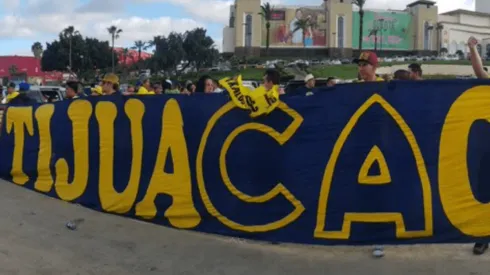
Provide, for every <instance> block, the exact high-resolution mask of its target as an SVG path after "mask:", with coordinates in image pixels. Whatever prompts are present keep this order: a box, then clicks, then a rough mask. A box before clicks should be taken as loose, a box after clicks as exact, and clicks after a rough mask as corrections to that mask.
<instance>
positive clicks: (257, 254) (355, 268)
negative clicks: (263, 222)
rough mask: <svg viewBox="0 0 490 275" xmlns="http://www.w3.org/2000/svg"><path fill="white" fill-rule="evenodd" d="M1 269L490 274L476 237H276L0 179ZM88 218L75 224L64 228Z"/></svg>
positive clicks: (203, 274) (236, 274) (235, 274)
mask: <svg viewBox="0 0 490 275" xmlns="http://www.w3.org/2000/svg"><path fill="white" fill-rule="evenodd" d="M0 196H1V198H0V209H2V211H0V220H1V221H2V222H1V224H0V274H2V275H8V274H19V275H30V274H36V275H37V274H40V275H44V274H46V275H62V274H80V275H84V274H94V275H105V274H117V275H122V274H150V275H151V274H166V275H177V274H186V275H194V274H195V275H198V274H199V275H211V274H212V275H218V274H223V275H240V274H247V275H250V274H253V275H261V274H271V275H272V274H278V275H279V274H281V275H288V274H291V275H300V274H329V275H330V274H332V275H337V274H338V275H354V274H356V275H357V274H365V275H371V274H373V275H405V274H406V275H408V274H423V275H426V274H438V275H477V274H490V253H489V254H488V255H483V256H473V255H472V254H471V248H472V246H471V245H429V246H428V245H422V246H400V247H393V246H390V247H386V256H385V257H384V258H382V259H374V258H372V257H371V251H370V248H369V247H324V246H302V245H292V244H281V245H271V244H265V243H259V242H252V241H248V240H243V239H236V238H227V237H220V236H214V235H207V234H202V233H197V232H188V231H180V230H175V229H170V228H165V227H162V226H157V225H152V224H149V223H144V222H140V221H135V220H131V219H127V218H123V217H118V216H114V215H108V214H103V213H98V212H95V211H92V210H89V209H85V208H83V207H80V206H77V205H72V204H69V203H65V202H62V201H58V200H55V199H52V198H48V197H46V196H43V195H40V194H37V193H35V192H32V191H29V190H26V189H24V188H22V187H18V186H15V185H14V184H11V183H7V182H4V181H0ZM73 219H83V222H80V223H79V224H78V226H77V229H76V230H69V229H67V228H66V226H65V225H66V223H67V222H68V221H70V220H73Z"/></svg>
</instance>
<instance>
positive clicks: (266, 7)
mask: <svg viewBox="0 0 490 275" xmlns="http://www.w3.org/2000/svg"><path fill="white" fill-rule="evenodd" d="M260 8H261V9H262V11H261V12H260V13H259V14H260V15H261V16H262V18H263V19H264V21H265V31H266V34H265V51H266V53H267V55H269V44H270V36H271V35H270V34H271V19H272V7H271V4H270V3H269V2H267V3H265V4H263V5H262V6H260Z"/></svg>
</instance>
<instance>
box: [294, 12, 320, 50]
mask: <svg viewBox="0 0 490 275" xmlns="http://www.w3.org/2000/svg"><path fill="white" fill-rule="evenodd" d="M314 27H315V23H314V22H312V21H311V20H310V19H309V18H306V19H299V20H298V21H296V22H295V23H294V31H293V33H295V32H297V31H301V32H302V33H303V49H304V53H305V55H306V32H307V31H308V30H309V29H310V28H314Z"/></svg>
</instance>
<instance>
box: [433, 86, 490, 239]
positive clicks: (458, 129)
mask: <svg viewBox="0 0 490 275" xmlns="http://www.w3.org/2000/svg"><path fill="white" fill-rule="evenodd" d="M489 106H490V87H489V86H480V87H475V88H472V89H469V90H468V91H466V92H464V93H463V94H462V95H461V96H460V97H459V98H458V99H457V100H456V101H455V102H454V103H453V105H452V106H451V109H450V110H449V113H448V115H447V117H446V121H445V122H444V126H443V128H442V134H441V142H440V148H439V174H438V177H439V194H440V196H441V201H442V206H443V209H444V212H445V213H446V215H447V217H448V219H449V221H450V222H451V224H452V225H453V226H454V227H456V228H457V229H458V230H460V231H461V232H463V233H464V234H466V235H469V236H473V237H487V236H490V203H486V204H484V203H480V202H478V201H477V200H476V199H475V196H474V194H473V192H472V190H471V185H470V180H469V176H468V164H467V153H468V137H469V134H470V130H471V126H472V125H473V123H474V122H475V121H476V120H486V121H487V122H490V108H489ZM480 169H486V168H485V167H481V168H480Z"/></svg>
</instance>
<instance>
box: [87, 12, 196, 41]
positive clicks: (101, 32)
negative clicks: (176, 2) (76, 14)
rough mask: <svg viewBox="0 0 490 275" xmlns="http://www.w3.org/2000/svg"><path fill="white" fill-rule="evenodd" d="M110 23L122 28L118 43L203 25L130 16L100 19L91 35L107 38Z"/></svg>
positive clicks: (176, 20) (170, 19) (187, 20)
mask: <svg viewBox="0 0 490 275" xmlns="http://www.w3.org/2000/svg"><path fill="white" fill-rule="evenodd" d="M111 25H115V26H117V27H118V28H120V29H122V30H123V32H122V33H121V35H120V39H119V40H118V41H117V42H118V44H127V43H132V42H133V41H135V40H150V39H151V38H153V37H154V36H155V35H168V34H169V33H170V32H173V31H174V32H185V31H187V30H191V29H194V28H197V27H204V26H203V25H202V24H200V23H198V22H196V21H194V20H192V19H176V18H170V17H160V18H155V19H145V18H141V17H130V18H128V19H115V20H111V21H101V22H99V23H97V24H96V25H95V26H94V31H93V35H94V36H95V37H97V38H99V39H104V40H108V39H109V34H108V32H107V27H108V26H111Z"/></svg>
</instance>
